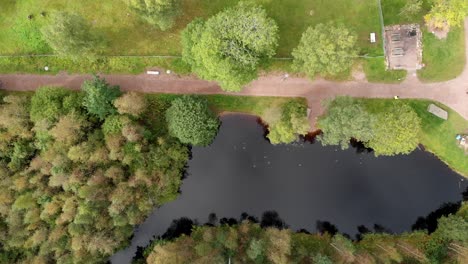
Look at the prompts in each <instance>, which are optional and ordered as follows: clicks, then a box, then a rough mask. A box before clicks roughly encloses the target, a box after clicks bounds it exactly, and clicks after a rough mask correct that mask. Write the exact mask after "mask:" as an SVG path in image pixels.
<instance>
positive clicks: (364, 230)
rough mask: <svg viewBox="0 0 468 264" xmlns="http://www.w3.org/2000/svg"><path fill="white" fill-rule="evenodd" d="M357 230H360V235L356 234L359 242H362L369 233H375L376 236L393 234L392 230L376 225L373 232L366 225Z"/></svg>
mask: <svg viewBox="0 0 468 264" xmlns="http://www.w3.org/2000/svg"><path fill="white" fill-rule="evenodd" d="M357 230H358V233H357V234H356V240H358V241H360V240H362V239H363V238H364V235H365V234H369V233H374V234H384V233H385V234H392V233H393V232H392V230H390V229H389V228H387V227H385V226H383V225H380V224H374V228H373V230H371V229H370V228H368V227H367V226H365V225H360V226H358V227H357Z"/></svg>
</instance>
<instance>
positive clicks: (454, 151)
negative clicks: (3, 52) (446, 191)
mask: <svg viewBox="0 0 468 264" xmlns="http://www.w3.org/2000/svg"><path fill="white" fill-rule="evenodd" d="M22 93H28V94H33V93H34V92H5V91H3V92H2V94H5V95H6V94H22ZM180 96H181V95H176V94H145V97H146V98H147V99H148V101H149V105H150V106H151V105H152V104H153V103H155V102H158V103H157V104H161V103H163V104H166V106H167V105H169V104H170V102H171V101H172V100H174V99H175V98H178V97H180ZM200 97H202V98H205V99H206V100H207V101H208V104H209V106H210V108H211V109H212V110H213V111H214V112H215V113H216V114H218V115H220V114H223V113H238V114H248V115H254V116H257V117H259V118H260V119H261V121H262V124H263V125H264V126H265V127H266V128H268V127H269V126H270V125H271V123H272V121H274V120H276V119H278V115H280V112H281V111H279V110H278V109H280V108H281V107H282V106H283V105H285V104H286V103H288V102H297V103H299V104H302V105H307V102H306V100H305V99H304V98H287V97H254V96H230V95H201V96H200ZM356 100H357V101H358V102H359V103H360V104H362V105H364V106H365V107H366V108H367V109H369V110H370V111H371V112H385V111H387V110H388V108H389V106H390V105H391V103H392V102H393V101H394V100H393V99H356ZM399 102H403V103H405V104H407V105H409V106H410V107H411V108H412V109H413V110H414V111H415V112H416V113H417V114H418V116H419V117H420V118H421V125H422V129H421V132H420V133H419V134H418V140H419V144H421V145H422V146H423V147H424V150H425V151H427V152H430V153H432V154H434V155H435V156H436V157H437V158H438V159H439V160H441V161H442V162H444V163H445V164H446V165H447V166H449V167H450V168H451V169H452V170H454V171H456V172H457V173H459V174H460V175H462V176H464V177H468V164H467V163H468V162H467V161H466V155H464V153H463V150H462V149H461V148H459V147H458V146H457V145H456V140H455V136H456V135H457V134H461V133H463V132H464V131H467V130H468V121H467V120H465V119H463V118H462V117H461V116H460V115H459V114H458V113H456V112H455V111H453V110H452V109H450V108H448V107H447V106H445V105H442V104H440V103H436V102H432V101H428V100H419V99H401V100H399ZM430 103H435V104H436V105H438V106H440V107H442V108H443V109H445V110H446V111H448V112H449V119H448V120H447V121H443V120H441V119H439V118H437V117H435V116H433V115H432V114H430V113H428V112H427V111H426V109H427V106H428V105H429V104H430ZM323 117H324V116H322V117H321V118H323ZM318 132H319V130H316V131H310V133H309V134H308V136H309V137H310V135H314V137H315V136H316V135H317V134H318Z"/></svg>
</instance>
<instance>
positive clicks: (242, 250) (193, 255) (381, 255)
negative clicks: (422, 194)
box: [133, 197, 468, 264]
mask: <svg viewBox="0 0 468 264" xmlns="http://www.w3.org/2000/svg"><path fill="white" fill-rule="evenodd" d="M465 199H466V197H465ZM449 208H450V209H449ZM467 217H468V204H467V202H459V203H454V204H451V205H448V204H446V207H440V208H439V209H438V210H436V211H434V212H432V213H431V214H429V215H428V216H427V217H421V218H419V219H418V220H417V222H416V223H415V224H414V225H413V226H412V231H411V232H404V233H401V234H395V233H393V232H392V231H391V230H388V229H387V228H385V227H384V226H380V225H378V224H375V225H374V227H373V228H372V227H366V226H365V225H361V226H359V227H358V231H359V233H358V234H357V235H356V239H355V240H352V239H351V237H350V236H349V235H347V234H341V233H340V232H339V230H338V229H337V227H336V226H334V225H333V224H332V223H329V222H321V221H317V225H316V229H317V231H318V232H316V233H309V232H308V231H307V230H299V231H297V232H296V231H293V230H291V229H289V228H288V226H287V224H286V223H285V222H284V221H283V220H282V219H281V218H280V217H279V215H278V214H277V213H276V212H275V211H269V212H265V213H264V214H263V216H262V218H261V220H259V219H257V218H256V217H253V216H249V215H247V214H243V215H242V216H241V218H240V219H239V220H238V219H234V218H229V219H228V218H222V219H220V220H219V221H218V219H217V216H216V215H214V214H213V215H210V218H209V222H208V223H206V224H201V223H197V221H196V220H195V221H193V220H191V219H188V218H180V219H177V220H173V222H172V224H171V226H170V227H169V228H168V229H167V231H166V232H165V233H164V234H163V235H162V236H159V237H157V238H155V239H154V240H153V241H152V242H151V243H149V245H147V246H146V247H145V248H143V249H142V250H140V251H139V252H137V255H136V256H135V257H134V259H133V263H134V264H144V263H148V264H152V263H163V262H164V263H172V262H174V263H179V262H181V263H205V262H204V261H207V260H211V261H213V260H215V261H216V262H219V263H225V262H226V261H227V260H228V259H229V260H230V261H233V262H236V263H237V262H239V263H270V262H271V263H309V262H311V261H312V262H313V263H320V264H332V263H381V262H382V263H387V262H389V261H390V262H391V263H393V262H394V263H462V262H463V259H464V254H463V251H460V249H463V247H464V246H465V245H466V243H467V242H468V241H467V238H468V237H467V232H468V231H467V229H466V227H467V224H468V222H466V218H467ZM459 261H460V262H459Z"/></svg>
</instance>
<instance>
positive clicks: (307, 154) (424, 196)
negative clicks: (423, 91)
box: [111, 115, 468, 264]
mask: <svg viewBox="0 0 468 264" xmlns="http://www.w3.org/2000/svg"><path fill="white" fill-rule="evenodd" d="M222 121H223V124H222V126H221V129H220V132H219V135H218V136H217V138H216V140H215V142H214V143H213V144H212V145H211V146H210V147H206V148H200V147H194V148H193V149H192V155H193V158H192V160H190V161H189V164H188V169H187V177H186V179H185V180H184V182H183V185H182V188H181V195H180V196H179V198H178V199H177V200H175V201H173V202H170V203H167V204H166V205H164V206H162V207H161V208H159V209H157V210H155V211H154V212H153V213H152V214H151V215H150V216H149V218H148V219H147V220H146V221H145V222H144V223H143V224H142V225H140V226H139V227H138V228H137V229H136V230H135V236H134V237H133V239H132V241H131V246H130V247H128V248H127V249H125V250H123V251H120V252H118V253H116V254H115V255H114V256H113V257H112V258H111V261H112V263H125V264H128V263H130V262H131V259H132V257H133V256H134V255H135V252H136V249H137V247H138V246H146V245H147V244H148V243H149V241H150V240H151V239H152V238H153V237H154V236H161V235H163V234H164V233H165V231H166V230H167V229H168V227H169V226H170V225H171V223H172V221H173V220H174V219H180V218H182V217H186V218H187V219H186V220H184V221H185V222H184V225H183V226H184V228H181V229H178V228H175V229H173V231H171V232H172V233H171V232H170V233H168V234H167V236H169V235H171V236H174V235H177V233H180V232H182V231H186V230H187V229H188V228H187V227H188V226H190V225H189V224H190V222H189V221H196V222H197V223H200V224H204V223H211V224H213V225H214V224H217V223H228V224H231V223H235V222H236V221H237V220H239V216H241V218H242V215H243V217H245V218H248V217H250V218H252V220H255V219H256V218H260V217H261V216H262V214H263V213H264V212H269V213H268V215H267V216H268V218H267V219H266V220H265V221H264V218H263V217H262V218H260V223H261V224H263V225H274V226H279V227H285V226H286V225H287V226H289V228H291V229H293V230H301V229H303V231H308V232H317V231H319V232H325V231H327V232H330V233H333V232H338V231H339V232H343V233H346V234H348V235H350V236H352V237H354V236H356V235H358V234H359V233H363V232H368V231H377V230H380V231H382V232H383V231H388V230H391V231H393V232H397V233H400V232H403V231H410V230H411V227H412V225H413V224H414V223H415V221H416V219H418V217H420V216H426V215H428V214H429V213H430V212H432V211H434V210H436V209H437V208H438V207H439V206H440V205H441V204H443V203H445V202H457V201H459V200H460V199H461V198H462V195H461V193H462V190H463V189H464V188H466V186H467V182H468V181H461V180H462V178H461V177H460V176H459V175H457V174H456V173H454V172H453V171H451V170H450V169H449V168H448V167H447V166H446V165H445V164H443V163H442V162H440V161H439V160H437V158H436V157H434V156H433V155H432V154H430V153H426V152H423V151H421V150H417V151H415V152H413V153H412V154H411V155H408V156H396V157H378V158H376V157H374V155H373V154H372V153H369V151H368V150H366V149H363V148H361V147H356V148H351V149H349V150H346V151H342V150H340V149H339V147H322V146H321V145H320V144H319V143H310V142H307V141H304V142H302V143H296V144H290V145H279V146H273V145H271V144H269V142H268V141H267V140H265V139H264V138H263V137H262V135H263V134H264V129H263V127H262V126H261V125H259V124H258V123H257V121H256V118H253V117H248V116H239V115H227V116H224V117H222ZM355 146H356V145H355ZM243 213H245V214H243ZM262 222H263V223H262ZM358 226H359V227H360V228H359V230H358Z"/></svg>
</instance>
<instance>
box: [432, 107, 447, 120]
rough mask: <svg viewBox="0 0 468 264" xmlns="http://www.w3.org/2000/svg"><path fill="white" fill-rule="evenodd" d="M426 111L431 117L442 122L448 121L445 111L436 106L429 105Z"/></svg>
mask: <svg viewBox="0 0 468 264" xmlns="http://www.w3.org/2000/svg"><path fill="white" fill-rule="evenodd" d="M427 111H428V112H429V113H432V114H433V115H435V116H438V117H440V118H442V119H444V120H447V119H448V113H447V111H445V110H444V109H442V108H440V107H438V106H437V105H435V104H430V105H429V107H428V108H427Z"/></svg>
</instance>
